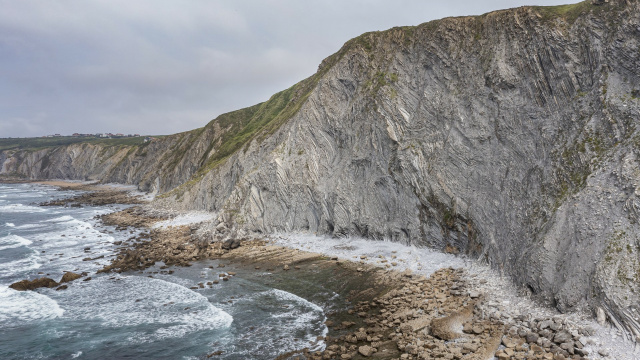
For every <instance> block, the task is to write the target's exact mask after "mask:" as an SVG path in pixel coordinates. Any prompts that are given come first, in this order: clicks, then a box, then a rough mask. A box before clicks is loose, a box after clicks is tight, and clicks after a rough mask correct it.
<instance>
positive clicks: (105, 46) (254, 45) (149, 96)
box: [0, 0, 560, 137]
mask: <svg viewBox="0 0 640 360" xmlns="http://www.w3.org/2000/svg"><path fill="white" fill-rule="evenodd" d="M532 2H533V1H532ZM535 3H536V4H537V5H550V4H558V3H560V1H552V0H546V1H543V0H537V1H535ZM524 4H525V2H524V1H482V2H479V1H470V0H469V1H463V0H451V1H448V2H444V3H440V2H432V1H418V0H399V1H380V0H372V1H364V0H353V1H344V0H341V1H338V0H326V1H319V0H311V1H297V0H272V1H258V0H247V1H231V0H222V1H205V0H193V1H177V0H175V1H168V0H153V1H152V0H139V1H124V0H93V1H78V0H75V1H71V0H67V1H43V0H21V1H12V0H0V6H1V7H2V9H3V11H2V12H0V115H1V116H0V137H5V136H40V135H45V134H50V133H63V134H70V133H73V132H76V131H77V132H92V133H95V132H105V131H109V132H137V133H154V134H162V133H164V134H167V133H174V132H179V131H185V130H190V129H193V128H196V127H200V126H203V125H204V124H206V123H207V122H208V121H209V120H211V119H212V118H214V117H215V116H217V115H219V114H221V113H223V112H227V111H231V110H234V109H238V108H240V107H244V106H250V105H253V104H255V103H258V102H261V101H265V100H267V99H268V98H269V96H270V95H272V94H273V93H275V92H277V91H279V90H283V89H286V88H288V87H289V86H291V85H293V84H294V83H296V82H297V81H300V80H302V79H303V78H305V77H307V76H309V75H311V74H313V72H315V70H316V68H317V66H318V64H319V63H320V61H321V60H322V59H323V58H325V57H326V56H328V55H330V54H331V53H333V52H335V51H337V50H338V49H339V48H340V46H342V44H343V43H344V42H345V41H347V40H349V39H350V38H352V37H354V36H357V35H359V34H361V33H363V32H367V31H375V30H385V29H387V28H390V27H393V26H398V25H417V24H419V23H422V22H426V21H429V20H432V19H436V18H441V17H446V16H457V15H474V14H481V13H484V12H487V11H491V10H496V9H502V8H508V7H514V6H520V5H524Z"/></svg>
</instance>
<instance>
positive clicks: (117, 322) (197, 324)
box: [65, 276, 233, 342]
mask: <svg viewBox="0 0 640 360" xmlns="http://www.w3.org/2000/svg"><path fill="white" fill-rule="evenodd" d="M82 285H83V286H74V287H70V288H69V289H68V290H67V292H66V294H65V295H67V296H69V298H70V299H73V302H72V303H70V304H69V308H68V309H69V314H70V315H71V316H72V317H75V318H79V319H100V320H101V321H102V326H104V327H111V328H120V327H130V326H139V325H145V324H148V325H151V326H154V327H158V328H157V329H156V330H155V332H153V333H151V334H136V336H132V337H131V340H130V341H131V342H146V341H153V340H158V339H163V338H170V337H171V338H175V337H183V336H185V335H187V334H189V333H193V332H197V331H202V330H208V329H218V328H224V327H229V326H230V325H231V323H232V322H233V317H232V316H231V315H229V314H228V313H226V312H224V311H223V310H221V309H219V308H217V307H215V306H213V305H212V304H210V303H209V301H208V300H207V298H206V297H204V296H202V295H201V294H198V293H197V292H194V291H191V290H189V289H187V288H185V287H183V286H180V285H177V284H174V283H171V282H167V281H164V280H160V279H150V278H143V277H137V276H131V277H124V278H121V280H120V281H114V280H108V279H107V278H106V277H102V278H98V279H95V280H94V281H91V283H85V284H82ZM186 307H188V308H189V309H188V311H187V310H184V308H186ZM138 335H139V336H138Z"/></svg>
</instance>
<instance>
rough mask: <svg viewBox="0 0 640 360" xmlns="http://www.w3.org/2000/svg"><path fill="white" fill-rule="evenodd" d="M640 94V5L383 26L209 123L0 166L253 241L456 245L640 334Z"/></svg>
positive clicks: (550, 296) (16, 154) (551, 296)
mask: <svg viewBox="0 0 640 360" xmlns="http://www.w3.org/2000/svg"><path fill="white" fill-rule="evenodd" d="M639 96H640V5H639V4H638V2H637V1H625V0H618V1H613V0H612V1H610V2H607V3H604V2H603V3H602V4H601V2H599V1H596V2H593V3H592V2H591V1H585V2H582V3H579V4H575V5H567V6H559V7H521V8H517V9H511V10H504V11H497V12H492V13H489V14H485V15H482V16H478V17H462V18H447V19H442V20H439V21H433V22H429V23H425V24H422V25H419V26H416V27H402V28H393V29H390V30H387V31H384V32H374V33H367V34H364V35H362V36H360V37H358V38H355V39H353V40H351V41H349V42H347V43H346V44H345V45H344V47H343V48H342V49H341V50H340V51H339V52H338V53H337V54H335V55H332V56H331V57H329V58H327V59H326V60H325V61H324V62H323V63H322V64H321V65H320V67H319V69H318V72H317V73H316V74H315V75H314V76H312V77H311V78H309V79H306V80H304V81H302V82H301V83H299V84H296V85H295V86H293V87H292V88H290V89H288V90H285V91H283V92H281V93H279V94H276V95H274V96H273V97H272V98H271V99H270V100H269V101H267V102H265V103H262V104H258V105H256V106H254V107H251V108H247V109H243V110H239V111H237V112H233V113H229V114H225V115H222V116H220V117H219V118H218V119H216V120H214V121H212V122H211V123H209V124H208V125H207V126H205V127H204V128H202V129H198V130H194V131H191V132H187V133H183V134H177V135H173V136H168V137H166V138H163V139H161V140H159V141H156V142H152V143H151V144H149V145H146V146H140V147H122V148H109V147H93V146H90V145H86V144H85V145H73V146H69V147H65V148H55V149H44V150H39V151H31V152H29V151H15V150H14V151H10V152H7V151H5V152H3V153H0V168H1V169H2V170H0V173H16V174H22V175H24V176H28V177H30V178H42V177H55V178H95V179H100V180H102V181H106V182H123V183H130V184H139V187H140V188H141V189H142V190H153V189H155V190H158V191H160V192H162V193H163V195H162V196H160V197H159V198H158V200H156V204H157V206H171V207H174V208H180V209H198V210H209V211H215V212H218V213H219V219H220V221H223V222H225V223H226V224H227V225H228V226H230V227H231V226H232V227H235V228H238V229H242V230H243V231H253V232H259V233H272V232H289V231H304V232H313V233H318V234H330V235H333V236H364V237H368V238H376V239H391V240H393V241H401V242H408V243H414V244H417V245H424V246H431V247H435V248H439V249H445V248H446V249H448V250H449V251H459V252H461V253H464V254H468V255H469V256H472V257H474V258H480V259H482V260H484V261H486V262H488V263H490V264H492V265H493V266H494V267H496V268H498V269H500V270H501V271H503V272H504V273H505V274H508V275H510V276H511V277H512V278H513V279H514V281H515V282H516V283H517V284H518V285H519V286H522V287H523V289H527V290H528V291H529V292H530V293H532V294H533V295H534V296H538V297H539V298H541V299H545V300H547V301H549V302H550V304H551V305H553V306H556V307H557V308H558V309H560V310H562V311H568V310H572V309H583V308H590V309H592V310H594V311H595V310H596V309H601V310H598V311H603V312H605V313H606V314H608V316H609V319H610V320H611V321H612V322H614V323H616V324H617V325H618V326H619V327H621V328H625V329H626V330H627V331H628V332H630V333H633V334H634V335H635V336H640V326H639V325H638V322H637V316H638V315H637V311H640V309H639V308H638V307H639V305H640V295H639V294H640V257H639V256H638V254H639V253H640V240H639V239H640V236H639V235H640V226H639V225H638V221H639V214H640V213H639V209H640V197H639V196H640V188H639V187H638V186H639V185H640V170H639V169H640V167H639V166H638V165H639V164H638V162H639V156H640V133H639V130H638V126H637V125H638V118H639V115H640V100H639V99H638V97H639ZM45 159H46V160H45Z"/></svg>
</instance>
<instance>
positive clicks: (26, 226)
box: [15, 224, 45, 230]
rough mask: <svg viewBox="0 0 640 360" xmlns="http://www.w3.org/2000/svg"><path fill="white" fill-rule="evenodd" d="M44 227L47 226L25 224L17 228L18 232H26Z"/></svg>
mask: <svg viewBox="0 0 640 360" xmlns="http://www.w3.org/2000/svg"><path fill="white" fill-rule="evenodd" d="M44 226H45V225H42V224H23V225H18V226H16V227H15V228H16V230H26V229H37V228H41V227H44Z"/></svg>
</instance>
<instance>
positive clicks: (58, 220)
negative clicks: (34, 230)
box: [45, 215, 75, 223]
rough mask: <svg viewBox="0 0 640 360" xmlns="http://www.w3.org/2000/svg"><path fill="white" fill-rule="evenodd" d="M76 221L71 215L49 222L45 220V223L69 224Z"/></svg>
mask: <svg viewBox="0 0 640 360" xmlns="http://www.w3.org/2000/svg"><path fill="white" fill-rule="evenodd" d="M72 220H75V218H74V217H73V216H70V215H64V216H60V217H57V218H53V219H49V220H45V222H49V223H61V222H68V221H72Z"/></svg>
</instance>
